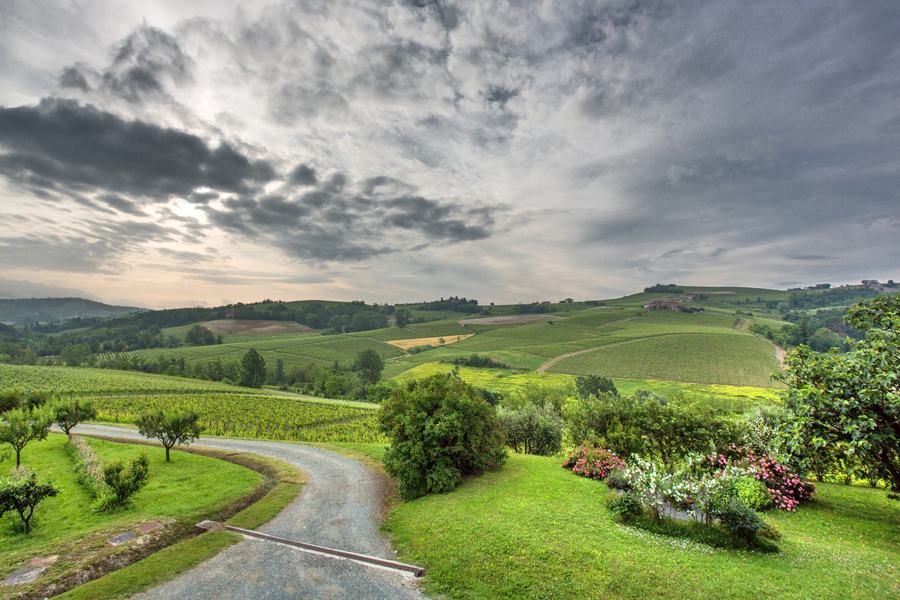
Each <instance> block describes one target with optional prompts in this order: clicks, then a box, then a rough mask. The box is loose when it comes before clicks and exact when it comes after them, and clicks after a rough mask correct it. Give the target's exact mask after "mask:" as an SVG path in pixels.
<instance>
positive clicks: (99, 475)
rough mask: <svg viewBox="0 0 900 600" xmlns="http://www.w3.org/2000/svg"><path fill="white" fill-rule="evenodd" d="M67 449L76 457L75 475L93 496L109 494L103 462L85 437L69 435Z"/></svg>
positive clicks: (99, 496) (98, 496) (100, 496)
mask: <svg viewBox="0 0 900 600" xmlns="http://www.w3.org/2000/svg"><path fill="white" fill-rule="evenodd" d="M66 451H67V452H68V453H69V454H70V455H72V457H73V458H74V459H75V477H76V478H77V479H78V483H79V484H81V486H82V487H84V489H86V490H87V492H88V493H89V494H90V495H91V498H102V497H104V496H107V495H109V493H110V489H109V486H108V485H107V484H106V481H105V479H104V478H103V462H102V461H101V460H100V457H99V456H98V455H97V453H96V452H94V449H93V447H91V445H90V444H88V443H87V441H85V439H84V438H81V437H78V436H75V435H73V436H69V443H68V444H66Z"/></svg>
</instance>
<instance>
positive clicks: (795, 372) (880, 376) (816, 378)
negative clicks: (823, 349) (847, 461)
mask: <svg viewBox="0 0 900 600" xmlns="http://www.w3.org/2000/svg"><path fill="white" fill-rule="evenodd" d="M844 319H845V321H846V322H847V323H848V324H849V325H852V326H853V327H856V328H857V329H860V330H863V331H865V332H866V338H865V339H864V340H862V341H859V342H856V343H855V344H853V349H852V350H851V351H850V352H848V353H847V354H846V355H841V354H838V353H837V352H836V351H834V350H832V351H831V352H829V353H828V354H816V353H814V352H813V351H811V350H810V349H809V348H807V347H805V346H800V347H799V348H797V349H796V350H795V351H793V352H791V354H789V355H788V356H787V358H786V359H785V365H786V367H787V370H786V371H785V373H784V374H783V375H782V376H781V379H782V380H783V381H784V382H785V383H787V384H788V386H789V389H788V391H787V393H786V394H785V406H786V407H787V408H789V409H791V410H792V411H793V412H794V414H795V415H796V418H795V420H794V421H793V422H792V424H791V427H790V442H791V445H792V449H793V450H794V452H796V453H799V454H801V455H802V454H805V453H807V452H808V451H810V450H813V451H815V450H817V449H823V448H824V449H841V448H843V449H844V451H845V452H846V453H847V454H848V455H850V456H856V457H861V458H863V459H864V460H866V461H867V462H868V463H869V464H874V465H877V466H879V467H880V468H881V469H883V470H884V471H885V472H886V473H887V474H888V475H889V478H890V481H891V488H892V492H893V495H894V497H898V495H900V395H898V391H897V390H898V387H900V296H879V297H877V298H874V299H873V300H870V301H865V300H862V301H860V302H859V303H858V304H856V305H855V306H854V307H852V308H851V309H850V310H849V311H847V315H846V317H845V318H844Z"/></svg>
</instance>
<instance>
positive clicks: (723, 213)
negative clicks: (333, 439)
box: [0, 0, 900, 307]
mask: <svg viewBox="0 0 900 600" xmlns="http://www.w3.org/2000/svg"><path fill="white" fill-rule="evenodd" d="M898 31H900V2H897V1H896V0H865V1H860V0H847V1H838V0H825V1H823V0H794V1H792V2H783V1H782V0H778V1H774V0H773V1H766V0H758V1H755V2H746V1H744V0H708V1H697V0H680V1H678V2H675V1H671V2H669V1H664V0H587V1H581V0H543V1H527V0H516V1H512V0H510V1H506V2H501V1H496V2H491V1H486V0H479V1H455V0H448V1H445V0H352V1H345V0H321V1H320V0H299V1H296V2H263V1H255V0H248V1H240V0H199V1H192V2H184V1H183V0H141V1H140V2H137V1H129V0H55V1H54V0H0V78H2V79H0V81H2V85H0V210H2V219H0V296H2V297H19V296H32V295H35V296H47V295H57V294H66V295H83V296H88V297H91V298H98V299H102V300H105V301H113V302H120V303H121V302H127V303H130V304H137V305H141V306H149V307H169V306H179V305H185V304H188V305H191V304H202V303H205V304H209V305H218V304H221V303H223V302H234V301H255V300H260V299H262V298H266V297H268V298H273V299H284V300H291V299H301V298H328V299H341V300H353V299H361V300H365V301H367V302H373V301H374V302H391V303H393V302H401V301H413V300H424V299H430V298H435V297H438V296H448V295H457V294H458V295H464V296H467V297H474V298H478V299H479V300H481V301H482V302H490V301H494V302H498V303H499V302H516V301H532V300H545V299H549V300H559V299H561V298H564V297H567V296H571V297H574V298H578V299H588V298H603V297H612V296H619V295H622V294H626V293H631V292H634V291H638V290H640V289H641V288H643V287H645V286H646V285H650V284H653V283H656V282H662V283H667V282H677V283H683V284H695V285H724V284H730V285H753V286H765V287H776V288H786V287H793V286H797V285H808V284H812V283H817V282H820V281H829V282H832V283H835V284H838V283H845V282H854V281H858V280H859V279H862V278H879V279H887V278H893V279H900V101H898V98H900V35H898Z"/></svg>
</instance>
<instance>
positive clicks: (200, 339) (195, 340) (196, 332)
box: [184, 323, 216, 346]
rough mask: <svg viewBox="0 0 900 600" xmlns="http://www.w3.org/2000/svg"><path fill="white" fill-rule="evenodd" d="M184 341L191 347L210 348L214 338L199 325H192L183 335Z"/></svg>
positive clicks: (210, 332)
mask: <svg viewBox="0 0 900 600" xmlns="http://www.w3.org/2000/svg"><path fill="white" fill-rule="evenodd" d="M184 341H185V343H187V344H190V345H191V346H211V345H213V344H215V343H216V336H214V335H213V332H212V331H210V330H209V329H207V328H206V327H204V326H203V325H200V324H199V323H198V324H197V325H194V326H193V327H191V328H190V329H189V330H188V332H187V333H186V334H185V335H184Z"/></svg>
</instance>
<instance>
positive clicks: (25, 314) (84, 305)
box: [0, 298, 147, 324]
mask: <svg viewBox="0 0 900 600" xmlns="http://www.w3.org/2000/svg"><path fill="white" fill-rule="evenodd" d="M146 310H147V309H146V308H138V307H136V306H110V305H109V304H103V303H102V302H95V301H94V300H85V299H84V298H16V299H9V300H0V322H2V323H7V324H22V323H26V322H28V323H33V322H34V321H37V322H39V323H49V322H51V321H65V320H69V319H74V318H76V317H77V318H80V319H88V318H93V317H101V318H106V317H112V316H115V315H121V314H125V313H134V312H144V311H146Z"/></svg>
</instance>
